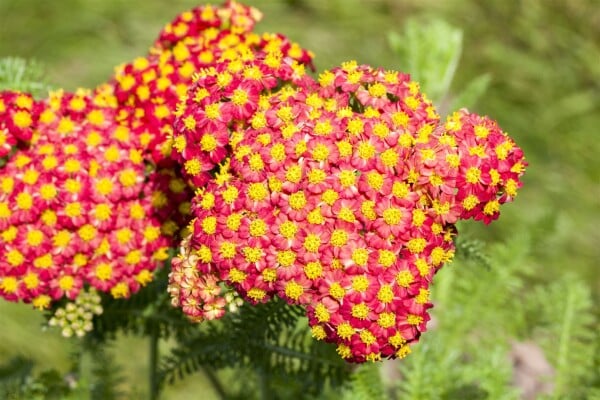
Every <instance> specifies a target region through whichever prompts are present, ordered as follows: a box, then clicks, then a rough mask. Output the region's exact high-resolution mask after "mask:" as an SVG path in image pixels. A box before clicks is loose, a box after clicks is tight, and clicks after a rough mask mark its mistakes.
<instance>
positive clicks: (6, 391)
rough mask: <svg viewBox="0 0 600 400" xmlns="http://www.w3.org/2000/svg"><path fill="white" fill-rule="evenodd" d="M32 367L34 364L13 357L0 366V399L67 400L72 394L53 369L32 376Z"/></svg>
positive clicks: (27, 360) (65, 382) (21, 358)
mask: <svg viewBox="0 0 600 400" xmlns="http://www.w3.org/2000/svg"><path fill="white" fill-rule="evenodd" d="M33 367H34V363H33V362H32V361H31V360H29V359H26V358H24V357H15V358H13V359H11V360H9V361H8V362H7V363H6V364H4V365H0V398H2V399H6V400H67V397H69V396H70V394H71V393H72V387H70V386H69V384H68V382H67V380H66V379H65V377H63V376H61V374H60V373H59V372H58V371H57V370H55V369H51V370H46V371H43V372H41V373H38V374H37V375H34V373H33ZM69 398H71V397H69Z"/></svg>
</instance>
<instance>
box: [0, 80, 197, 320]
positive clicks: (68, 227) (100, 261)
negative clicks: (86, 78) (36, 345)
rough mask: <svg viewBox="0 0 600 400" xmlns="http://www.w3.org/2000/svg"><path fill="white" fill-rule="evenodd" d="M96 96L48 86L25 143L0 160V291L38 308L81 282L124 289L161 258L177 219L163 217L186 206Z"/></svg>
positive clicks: (123, 292) (146, 277)
mask: <svg viewBox="0 0 600 400" xmlns="http://www.w3.org/2000/svg"><path fill="white" fill-rule="evenodd" d="M106 100H107V97H105V96H104V94H94V93H91V92H87V91H78V92H76V93H65V92H55V93H52V94H51V95H50V97H49V98H48V99H47V100H45V101H43V103H42V109H41V112H40V117H39V120H38V121H36V122H35V124H33V125H32V126H31V128H32V129H33V130H34V131H35V134H34V135H33V136H32V137H31V139H30V143H31V145H30V147H29V148H26V149H20V150H18V151H17V152H16V153H15V154H14V156H13V157H12V158H11V159H10V160H9V161H8V163H7V164H6V165H5V166H4V167H2V169H1V170H0V173H1V174H0V181H1V182H2V190H1V191H0V231H1V236H0V242H2V246H0V247H1V250H0V252H1V253H2V254H1V256H0V294H1V295H2V296H3V297H5V298H7V299H9V300H11V301H18V300H21V301H24V302H31V303H33V305H34V306H36V307H38V308H47V307H49V306H50V305H51V304H52V302H53V301H57V300H60V299H61V298H63V297H66V298H68V299H71V300H73V299H75V298H76V297H77V296H78V294H79V292H80V291H81V290H82V288H83V287H84V286H91V287H94V288H96V289H98V290H99V291H103V292H108V293H110V295H112V296H113V297H115V298H122V297H124V298H126V297H129V296H130V295H131V294H132V293H135V292H136V291H138V290H139V288H140V287H141V286H144V285H146V284H147V283H148V282H149V281H151V280H152V273H153V271H154V269H155V268H156V267H157V266H159V265H160V263H162V261H164V260H165V259H166V257H167V251H166V250H167V248H168V247H169V246H170V245H172V243H173V242H172V241H173V238H174V236H173V234H174V233H175V232H176V231H178V227H177V224H181V223H182V221H177V223H175V222H174V221H172V220H171V218H173V217H175V216H176V215H177V214H183V213H184V212H187V213H189V205H188V210H185V207H183V204H184V203H185V200H186V199H187V198H188V195H187V194H185V188H186V185H185V183H184V182H183V181H182V180H181V179H180V178H179V180H180V181H181V182H180V183H178V182H177V179H178V178H177V177H176V175H174V174H171V175H165V174H163V173H161V172H160V171H158V172H150V173H149V172H148V171H147V166H146V163H145V159H144V158H143V156H142V150H141V149H140V147H139V142H138V141H137V140H135V138H134V137H133V135H132V133H131V131H130V129H129V127H127V126H125V125H121V124H119V123H118V121H117V119H116V114H117V112H118V111H117V110H115V109H114V108H112V107H111V106H110V105H109V104H110V101H106ZM98 104H103V105H98ZM175 199H176V200H177V201H178V203H174V202H172V201H173V200H175ZM188 204H189V203H188ZM177 206H180V209H177V208H175V207H177ZM175 218H176V217H175ZM169 224H171V225H175V228H170V229H169Z"/></svg>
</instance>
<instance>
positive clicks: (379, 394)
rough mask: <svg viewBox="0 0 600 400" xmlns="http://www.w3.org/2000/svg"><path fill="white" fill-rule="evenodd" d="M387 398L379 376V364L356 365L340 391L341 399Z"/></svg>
mask: <svg viewBox="0 0 600 400" xmlns="http://www.w3.org/2000/svg"><path fill="white" fill-rule="evenodd" d="M385 398H387V396H386V392H385V385H384V383H383V380H382V378H381V364H379V363H369V364H362V365H360V366H358V367H357V368H356V369H355V370H354V371H353V372H352V375H351V377H350V381H349V382H348V383H347V384H346V385H345V387H344V388H343V391H342V399H343V400H383V399H385Z"/></svg>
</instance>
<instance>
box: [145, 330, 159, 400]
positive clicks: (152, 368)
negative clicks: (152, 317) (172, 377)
mask: <svg viewBox="0 0 600 400" xmlns="http://www.w3.org/2000/svg"><path fill="white" fill-rule="evenodd" d="M158 340H159V335H158V329H157V328H156V327H154V328H153V329H152V332H151V334H150V360H149V362H148V364H149V365H148V369H149V386H150V387H149V390H150V395H149V397H148V398H149V399H150V400H158V396H159V391H160V385H159V382H158V357H159V355H158Z"/></svg>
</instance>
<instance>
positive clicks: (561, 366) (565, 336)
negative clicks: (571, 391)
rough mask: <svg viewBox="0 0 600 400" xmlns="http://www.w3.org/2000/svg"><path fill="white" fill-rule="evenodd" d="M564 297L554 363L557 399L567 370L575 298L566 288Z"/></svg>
mask: <svg viewBox="0 0 600 400" xmlns="http://www.w3.org/2000/svg"><path fill="white" fill-rule="evenodd" d="M568 289H569V290H568V293H567V296H566V301H565V303H566V305H565V312H564V314H563V324H562V327H561V332H560V339H559V345H558V358H557V362H556V366H557V367H556V369H557V370H558V374H557V375H558V377H557V379H556V389H555V396H556V398H559V397H560V396H561V395H562V394H563V391H564V389H565V383H566V379H565V375H566V372H567V370H568V368H569V365H568V363H567V356H568V353H569V344H570V343H571V330H572V327H573V319H574V317H575V310H574V309H575V304H574V303H575V298H574V297H575V296H574V294H573V290H571V288H568Z"/></svg>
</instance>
